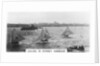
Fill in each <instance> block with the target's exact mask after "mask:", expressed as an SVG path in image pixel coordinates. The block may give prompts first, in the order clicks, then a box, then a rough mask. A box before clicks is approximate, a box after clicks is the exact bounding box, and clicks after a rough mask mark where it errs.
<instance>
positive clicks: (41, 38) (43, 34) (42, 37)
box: [37, 28, 51, 46]
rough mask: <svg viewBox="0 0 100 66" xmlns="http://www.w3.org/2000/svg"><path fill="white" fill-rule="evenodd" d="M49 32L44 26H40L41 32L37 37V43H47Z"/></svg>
mask: <svg viewBox="0 0 100 66" xmlns="http://www.w3.org/2000/svg"><path fill="white" fill-rule="evenodd" d="M50 38H51V37H50V34H49V32H48V30H47V29H46V28H42V31H41V34H40V36H39V37H38V40H39V42H38V43H37V44H41V45H43V46H44V45H46V44H48V43H49V42H48V40H49V39H50Z"/></svg>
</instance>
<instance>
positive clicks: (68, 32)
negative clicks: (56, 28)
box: [62, 27, 73, 38]
mask: <svg viewBox="0 0 100 66" xmlns="http://www.w3.org/2000/svg"><path fill="white" fill-rule="evenodd" d="M71 34H73V32H72V31H71V30H70V29H69V27H67V28H66V29H65V31H64V32H63V34H62V36H63V38H71V37H70V35H71Z"/></svg>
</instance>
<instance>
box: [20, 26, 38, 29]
mask: <svg viewBox="0 0 100 66" xmlns="http://www.w3.org/2000/svg"><path fill="white" fill-rule="evenodd" d="M36 29H38V27H36V26H34V25H31V26H27V27H22V28H21V30H36Z"/></svg>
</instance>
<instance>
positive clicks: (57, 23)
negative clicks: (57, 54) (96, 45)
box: [7, 12, 89, 52]
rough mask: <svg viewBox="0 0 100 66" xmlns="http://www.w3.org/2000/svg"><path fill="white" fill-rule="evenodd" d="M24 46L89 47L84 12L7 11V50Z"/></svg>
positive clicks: (76, 49)
mask: <svg viewBox="0 0 100 66" xmlns="http://www.w3.org/2000/svg"><path fill="white" fill-rule="evenodd" d="M27 49H66V50H67V52H88V51H89V13H88V12H36V13H35V12H33V13H32V12H29V13H28V12H26V13H24V12H15V13H14V12H10V13H8V23H7V52H25V51H26V50H27Z"/></svg>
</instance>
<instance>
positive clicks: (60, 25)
mask: <svg viewBox="0 0 100 66" xmlns="http://www.w3.org/2000/svg"><path fill="white" fill-rule="evenodd" d="M31 25H34V26H37V27H53V26H55V27H64V26H89V24H65V23H63V24H59V23H50V24H49V23H39V24H10V23H8V24H7V27H30V26H31Z"/></svg>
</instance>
